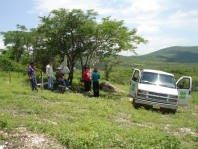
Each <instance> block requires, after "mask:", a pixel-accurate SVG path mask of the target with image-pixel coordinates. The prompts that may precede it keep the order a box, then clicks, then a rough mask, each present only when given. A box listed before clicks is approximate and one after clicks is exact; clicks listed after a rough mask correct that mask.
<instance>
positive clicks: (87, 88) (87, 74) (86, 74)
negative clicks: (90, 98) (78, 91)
mask: <svg viewBox="0 0 198 149" xmlns="http://www.w3.org/2000/svg"><path fill="white" fill-rule="evenodd" d="M83 80H84V87H85V92H90V90H91V74H90V71H89V68H88V67H86V69H85V71H84V72H83Z"/></svg>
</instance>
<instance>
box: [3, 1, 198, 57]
mask: <svg viewBox="0 0 198 149" xmlns="http://www.w3.org/2000/svg"><path fill="white" fill-rule="evenodd" d="M58 8H66V9H83V10H88V9H94V10H95V11H97V12H98V13H99V15H100V17H107V16H111V17H112V18H113V19H117V20H124V22H125V25H126V26H127V27H128V28H129V29H132V28H137V30H138V34H139V35H141V36H142V37H144V38H145V39H147V40H149V43H148V44H147V45H141V46H139V47H138V49H137V50H136V51H137V53H138V54H139V55H142V54H147V53H150V52H153V51H156V50H159V49H162V48H165V47H170V46H197V45H198V42H197V41H198V0H0V32H1V31H10V30H16V25H17V24H20V25H25V26H26V27H27V28H34V27H36V26H37V25H38V24H39V18H38V16H45V15H47V14H48V13H49V12H50V11H51V10H53V9H58ZM2 39H3V37H2V36H0V48H3V47H4V45H3V41H2ZM123 54H125V55H130V54H131V53H128V52H123Z"/></svg>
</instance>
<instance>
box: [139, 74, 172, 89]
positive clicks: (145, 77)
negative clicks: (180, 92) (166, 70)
mask: <svg viewBox="0 0 198 149" xmlns="http://www.w3.org/2000/svg"><path fill="white" fill-rule="evenodd" d="M140 83H144V84H154V85H160V86H165V87H169V88H176V82H175V79H174V77H173V76H170V75H165V74H158V73H153V72H143V73H142V76H141V80H140Z"/></svg>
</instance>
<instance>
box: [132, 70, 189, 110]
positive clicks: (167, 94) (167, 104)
mask: <svg viewBox="0 0 198 149" xmlns="http://www.w3.org/2000/svg"><path fill="white" fill-rule="evenodd" d="M191 89H192V78H191V77H190V76H183V77H181V78H180V79H179V80H178V81H177V82H176V81H175V77H174V75H173V74H171V73H167V72H164V71H158V70H151V69H144V70H142V71H140V70H139V69H135V70H134V71H133V73H132V76H131V80H130V87H129V94H130V96H132V97H133V106H134V107H135V108H139V107H140V105H149V106H152V108H154V109H168V110H169V111H171V112H172V113H175V112H176V111H177V108H178V106H179V105H187V104H188V102H189V98H190V93H191Z"/></svg>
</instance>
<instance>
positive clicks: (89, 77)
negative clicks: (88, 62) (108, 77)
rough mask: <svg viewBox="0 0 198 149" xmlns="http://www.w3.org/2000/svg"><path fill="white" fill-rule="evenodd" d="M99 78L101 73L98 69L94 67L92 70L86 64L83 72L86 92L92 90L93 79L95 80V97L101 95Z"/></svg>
mask: <svg viewBox="0 0 198 149" xmlns="http://www.w3.org/2000/svg"><path fill="white" fill-rule="evenodd" d="M99 79H100V74H99V73H98V69H97V68H94V71H93V72H91V69H90V67H89V66H86V67H85V70H84V72H83V81H84V88H85V92H90V90H91V81H93V93H94V97H99Z"/></svg>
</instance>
